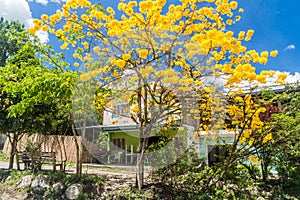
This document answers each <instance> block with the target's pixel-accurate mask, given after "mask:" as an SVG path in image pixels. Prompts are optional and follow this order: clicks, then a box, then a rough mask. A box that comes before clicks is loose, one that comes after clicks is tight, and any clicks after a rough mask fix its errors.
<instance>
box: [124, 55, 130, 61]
mask: <svg viewBox="0 0 300 200" xmlns="http://www.w3.org/2000/svg"><path fill="white" fill-rule="evenodd" d="M130 57H131V56H130V54H123V55H122V58H123V60H126V61H127V60H129V59H130Z"/></svg>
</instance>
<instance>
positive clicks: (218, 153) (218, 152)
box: [207, 145, 228, 167]
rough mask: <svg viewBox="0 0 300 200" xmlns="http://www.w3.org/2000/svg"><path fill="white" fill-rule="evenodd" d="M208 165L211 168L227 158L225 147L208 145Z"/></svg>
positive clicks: (226, 147)
mask: <svg viewBox="0 0 300 200" xmlns="http://www.w3.org/2000/svg"><path fill="white" fill-rule="evenodd" d="M207 150H208V165H209V166H210V167H211V166H213V165H215V164H216V163H219V162H222V161H223V160H224V159H225V157H227V156H228V146H227V145H218V146H216V145H208V146H207Z"/></svg>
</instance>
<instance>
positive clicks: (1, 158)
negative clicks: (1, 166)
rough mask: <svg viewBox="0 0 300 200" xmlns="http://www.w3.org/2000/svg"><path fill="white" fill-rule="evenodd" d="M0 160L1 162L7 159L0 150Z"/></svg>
mask: <svg viewBox="0 0 300 200" xmlns="http://www.w3.org/2000/svg"><path fill="white" fill-rule="evenodd" d="M0 161H3V162H8V161H9V156H8V155H6V154H4V153H3V151H2V150H1V151H0Z"/></svg>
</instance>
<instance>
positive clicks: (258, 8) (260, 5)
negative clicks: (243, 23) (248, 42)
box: [249, 0, 265, 28]
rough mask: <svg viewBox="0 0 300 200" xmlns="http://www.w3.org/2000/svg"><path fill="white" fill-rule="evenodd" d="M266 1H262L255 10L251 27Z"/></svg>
mask: <svg viewBox="0 0 300 200" xmlns="http://www.w3.org/2000/svg"><path fill="white" fill-rule="evenodd" d="M264 2H265V0H262V1H261V2H260V4H259V6H258V7H257V9H256V11H255V14H254V16H253V17H252V20H251V22H250V24H249V28H250V27H251V26H252V25H253V23H254V20H255V18H256V17H257V15H258V13H259V11H260V9H261V7H262V5H263V4H264Z"/></svg>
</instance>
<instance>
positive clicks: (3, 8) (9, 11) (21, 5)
mask: <svg viewBox="0 0 300 200" xmlns="http://www.w3.org/2000/svg"><path fill="white" fill-rule="evenodd" d="M16 5H17V6H16ZM0 16H1V17H4V18H5V19H7V20H19V21H20V22H21V23H23V24H24V25H25V27H26V28H28V27H29V25H30V19H31V18H32V16H31V11H30V8H29V5H28V2H26V1H25V0H14V1H12V0H1V1H0Z"/></svg>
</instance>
